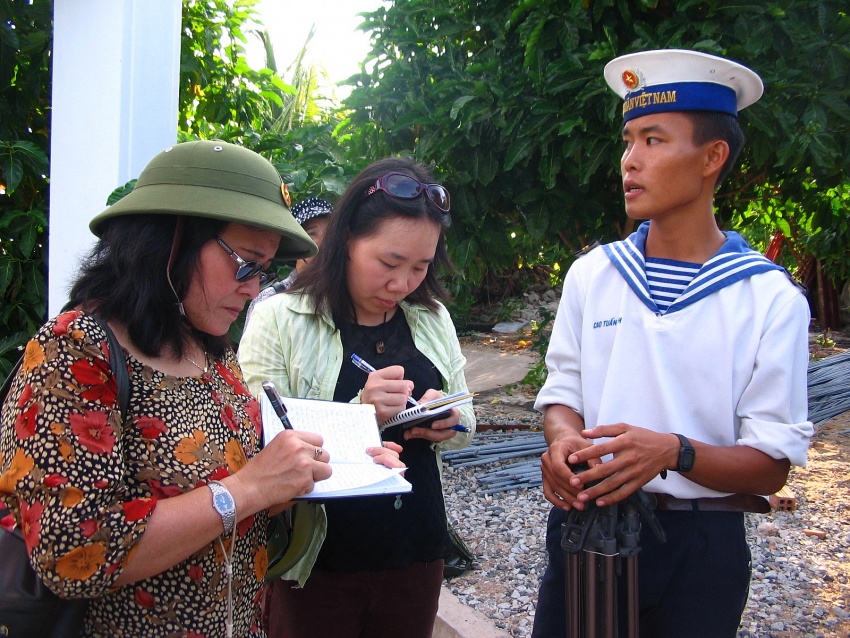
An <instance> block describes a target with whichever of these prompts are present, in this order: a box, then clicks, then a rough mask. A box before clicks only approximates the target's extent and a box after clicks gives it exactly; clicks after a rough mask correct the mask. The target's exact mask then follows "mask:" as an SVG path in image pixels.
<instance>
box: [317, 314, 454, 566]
mask: <svg viewBox="0 0 850 638" xmlns="http://www.w3.org/2000/svg"><path fill="white" fill-rule="evenodd" d="M339 330H340V335H341V338H342V347H343V359H342V361H343V363H342V368H341V369H340V373H339V380H338V382H337V387H336V390H335V392H334V401H344V402H348V401H351V399H353V398H354V397H355V396H357V393H358V392H360V391H361V390H362V389H363V387H364V386H365V385H366V379H367V377H368V376H369V375H368V374H367V373H366V372H363V371H362V370H360V369H359V368H357V367H355V366H354V364H352V363H351V355H352V353H355V354H357V355H359V356H361V357H362V358H363V359H365V360H366V361H368V362H369V363H370V364H372V366H374V367H375V368H376V369H381V368H386V367H387V366H391V365H400V366H402V367H404V378H405V379H409V380H411V381H413V384H414V391H413V397H414V398H419V397H421V396H422V395H423V394H424V393H425V391H426V390H427V389H429V388H436V389H441V388H442V379H441V377H440V373H439V371H438V370H437V368H436V367H435V366H434V364H433V363H432V362H431V361H430V360H429V359H428V358H427V357H426V356H425V355H423V354H422V353H421V352H419V351H418V350H417V349H416V346H415V344H414V342H413V336H412V335H411V333H410V327H409V326H408V325H407V321H406V320H405V316H404V313H403V312H402V311H401V309H398V310H397V311H396V313H395V315H393V317H392V318H391V319H390V320H389V321H386V322H384V323H383V324H381V325H379V326H360V325H357V324H352V323H343V322H341V323H340V325H339ZM380 342H382V344H383V347H382V348H378V347H376V344H378V343H380ZM381 349H382V350H383V352H379V350H381ZM402 434H403V430H402V428H401V427H399V426H395V427H391V428H388V429H387V430H385V431H384V432H383V435H382V438H383V439H384V440H385V441H394V442H395V443H398V444H399V445H401V446H402V447H403V451H402V453H401V460H402V461H403V462H404V463H405V464H406V465H407V467H408V470H407V471H406V472H405V474H404V476H405V478H406V479H407V480H408V481H410V483H411V484H412V485H413V491H412V492H411V493H409V494H402V495H399V496H395V495H392V496H365V497H356V498H343V499H335V500H328V501H326V502H325V510H326V511H327V515H328V533H327V537H326V538H325V542H324V544H323V545H322V549H321V551H320V552H319V556H318V559H317V561H316V566H317V567H319V568H320V569H324V570H327V571H341V572H355V571H371V570H379V569H393V568H404V567H409V566H410V565H412V564H413V563H415V562H427V561H432V560H438V559H441V558H444V557H445V556H446V555H447V553H448V551H449V547H450V544H449V537H448V533H447V523H446V509H445V502H444V500H443V490H442V482H441V480H440V471H439V467H438V465H437V455H436V453H435V452H434V450H433V449H431V442H430V441H427V440H425V439H411V440H409V441H405V440H404V439H403V436H402Z"/></svg>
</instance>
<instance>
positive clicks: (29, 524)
mask: <svg viewBox="0 0 850 638" xmlns="http://www.w3.org/2000/svg"><path fill="white" fill-rule="evenodd" d="M42 514H44V504H43V503H39V502H35V503H33V504H32V505H30V504H29V503H27V502H25V501H21V534H23V536H24V543H25V544H26V546H27V551H28V552H31V551H32V548H33V547H35V546H36V545H38V542H39V540H40V539H41V515H42Z"/></svg>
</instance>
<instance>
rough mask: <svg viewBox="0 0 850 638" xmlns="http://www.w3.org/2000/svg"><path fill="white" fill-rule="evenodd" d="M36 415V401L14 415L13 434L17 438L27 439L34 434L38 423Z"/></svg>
mask: <svg viewBox="0 0 850 638" xmlns="http://www.w3.org/2000/svg"><path fill="white" fill-rule="evenodd" d="M36 417H38V404H37V403H33V404H32V405H31V406H30V407H28V408H27V409H26V410H24V411H23V412H21V413H20V414H19V415H18V416H17V417H15V434H16V435H17V436H18V438H19V439H22V440H23V439H28V438H30V437H31V436H33V435H34V434H35V428H36V426H37V425H38V423H37V421H36Z"/></svg>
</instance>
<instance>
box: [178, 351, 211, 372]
mask: <svg viewBox="0 0 850 638" xmlns="http://www.w3.org/2000/svg"><path fill="white" fill-rule="evenodd" d="M182 358H183V359H185V360H186V361H188V362H189V363H191V364H192V365H193V366H195V367H196V368H197V369H198V370H200V371H201V374H206V373H207V372H208V371H209V364H208V357H207V351H206V350H204V364H205V365H204V367H201V366H199V365H198V364H197V363H196V362H195V361H194V360H193V359H190V358H189V357H187V356H186V355H185V354H184V355H183V357H182Z"/></svg>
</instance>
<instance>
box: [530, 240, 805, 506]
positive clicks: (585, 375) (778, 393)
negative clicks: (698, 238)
mask: <svg viewBox="0 0 850 638" xmlns="http://www.w3.org/2000/svg"><path fill="white" fill-rule="evenodd" d="M648 228H649V224H648V223H645V224H642V225H641V227H640V228H639V229H638V231H637V232H635V233H634V234H633V235H632V236H631V237H629V238H628V239H627V240H625V241H622V242H615V243H613V244H608V245H605V246H603V247H601V248H598V249H595V250H593V251H591V252H590V253H588V254H587V255H586V256H584V257H582V258H581V259H579V260H577V261H576V262H575V264H574V265H573V266H572V267H571V268H570V270H569V272H568V273H567V277H566V280H565V282H564V287H563V294H562V296H561V301H560V305H559V308H558V313H557V316H556V318H555V323H554V326H553V330H552V337H551V341H550V344H549V350H548V352H547V355H546V364H547V366H548V370H549V374H548V377H547V380H546V383H545V384H544V385H543V388H542V389H541V390H540V393H539V394H538V396H537V401H536V403H535V408H537V409H538V410H543V409H545V408H546V407H547V406H549V405H553V404H561V405H566V406H569V407H571V408H572V409H574V410H575V411H576V412H578V413H579V414H580V415H581V416H582V417H583V418H584V422H585V426H586V427H587V428H593V427H595V426H597V425H610V424H615V423H621V422H622V423H628V424H631V425H636V426H639V427H643V428H647V429H650V430H654V431H657V432H670V433H673V432H676V433H680V434H684V435H685V436H686V437H689V438H693V439H695V440H697V441H701V442H704V443H709V444H712V445H720V446H731V445H748V446H750V447H753V448H755V449H757V450H761V451H762V452H764V453H765V454H768V455H769V456H771V457H772V458H776V459H780V458H787V459H789V460H790V461H791V463H792V464H795V465H805V463H806V452H807V450H808V445H809V438H810V437H811V436H812V434H813V427H812V424H811V423H810V422H809V421H807V414H808V405H807V394H806V373H807V366H808V327H809V318H810V317H809V307H808V303H807V302H806V299H805V296H804V295H803V294H802V293H801V291H800V289H799V288H798V287H797V286H796V285H795V284H794V283H793V282H792V281H791V280H790V279H789V277H788V276H787V274H786V273H785V272H784V271H783V270H782V269H780V268H778V267H777V266H776V265H775V264H773V263H772V262H770V261H769V260H767V259H765V258H764V257H762V256H761V255H760V254H759V253H757V252H755V251H752V250H751V249H749V247H747V245H746V242H744V241H743V239H741V238H740V237H739V236H738V235H737V234H735V233H727V240H726V243H725V244H724V245H723V247H722V248H721V249H720V251H718V253H717V254H716V255H715V256H714V257H712V258H711V259H710V260H709V261H708V262H706V263H705V264H704V265H703V267H702V269H701V270H700V273H699V274H698V275H697V276H696V277H695V278H694V280H693V281H692V282H691V283H690V284H689V285H688V287H687V288H686V289H685V292H684V293H683V294H682V296H681V297H680V298H679V300H677V301H676V302H675V303H674V304H673V305H671V306H670V308H669V309H668V311H667V312H666V313H663V314H661V313H659V312H658V309H657V307H656V306H655V304H654V302H653V301H652V300H651V298H650V296H649V294H648V287H647V286H646V277H645V275H644V269H643V246H644V244H645V241H646V234H647V232H648ZM600 441H601V440H600ZM645 489H646V491H648V492H664V493H666V494H670V495H672V496H676V497H679V498H701V497H706V496H707V497H712V496H723V495H724V494H725V493H723V492H716V491H714V490H710V489H708V488H705V487H702V486H701V485H698V484H696V483H694V482H692V481H690V480H688V479H687V478H685V477H684V476H682V475H680V474H677V473H676V472H671V473H670V474H669V475H668V477H667V479H666V480H662V479H661V478H660V477H656V478H655V479H653V480H652V481H650V482H649V483H648V484H647V485H646V486H645Z"/></svg>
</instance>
